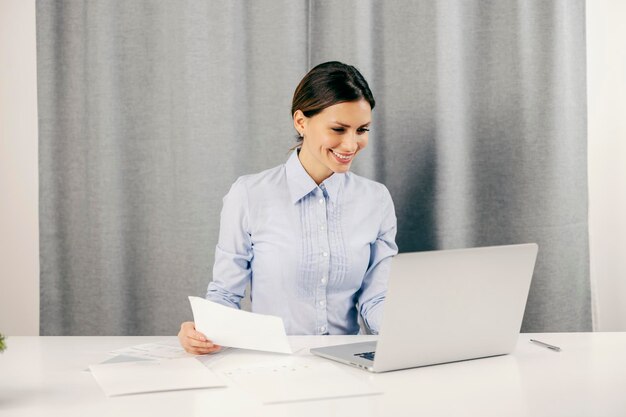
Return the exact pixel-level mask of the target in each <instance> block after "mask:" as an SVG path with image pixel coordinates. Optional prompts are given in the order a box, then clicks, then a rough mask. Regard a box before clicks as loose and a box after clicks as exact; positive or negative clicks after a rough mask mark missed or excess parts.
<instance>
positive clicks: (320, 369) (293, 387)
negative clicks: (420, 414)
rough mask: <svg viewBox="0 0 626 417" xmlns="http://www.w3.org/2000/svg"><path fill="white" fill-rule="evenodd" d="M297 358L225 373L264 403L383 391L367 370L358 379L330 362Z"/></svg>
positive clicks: (352, 395)
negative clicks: (368, 378) (372, 381)
mask: <svg viewBox="0 0 626 417" xmlns="http://www.w3.org/2000/svg"><path fill="white" fill-rule="evenodd" d="M294 359H295V360H294V361H291V363H285V362H276V363H275V364H265V365H260V366H248V367H240V368H236V369H232V370H229V371H226V372H224V375H225V376H226V377H227V378H229V379H231V380H232V381H233V382H234V383H235V384H236V385H238V386H240V387H241V388H242V389H244V390H245V391H247V392H249V393H250V394H252V395H253V396H255V397H257V398H258V399H259V400H261V402H263V403H265V404H272V403H285V402H295V401H308V400H320V399H324V398H341V397H354V396H362V395H372V394H381V393H382V391H381V390H380V389H378V388H377V387H375V386H374V385H372V384H371V383H370V382H368V381H367V377H368V375H369V374H367V373H365V372H362V374H363V377H362V378H359V377H356V376H354V375H353V374H351V373H349V372H348V371H347V370H344V369H341V368H339V367H338V366H337V365H334V364H332V363H330V362H327V361H321V360H320V361H311V360H307V359H302V358H294Z"/></svg>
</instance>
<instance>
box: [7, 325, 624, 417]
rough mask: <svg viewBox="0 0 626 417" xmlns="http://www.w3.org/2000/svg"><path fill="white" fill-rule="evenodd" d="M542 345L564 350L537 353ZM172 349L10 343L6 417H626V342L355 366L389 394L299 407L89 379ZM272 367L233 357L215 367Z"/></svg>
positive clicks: (577, 340) (618, 338)
mask: <svg viewBox="0 0 626 417" xmlns="http://www.w3.org/2000/svg"><path fill="white" fill-rule="evenodd" d="M533 337H536V338H537V339H539V340H543V341H546V342H548V343H552V344H555V345H558V346H561V347H562V349H563V350H562V352H560V353H559V352H553V351H551V350H549V349H546V348H542V347H539V346H536V345H534V344H531V343H530V342H529V339H530V338H533ZM371 338H372V336H293V337H290V340H291V342H292V346H293V347H294V350H295V351H296V354H297V355H301V356H307V357H308V356H309V353H308V348H309V347H315V346H325V345H331V344H338V343H346V342H354V341H363V340H368V339H371ZM167 339H170V340H173V339H174V338H173V337H172V338H168V337H152V336H151V337H10V338H9V339H8V340H7V342H8V349H7V350H6V351H5V352H4V353H3V354H0V416H16V417H17V416H38V415H46V416H74V415H76V416H89V417H96V416H116V417H123V416H133V417H135V416H140V415H148V414H149V415H151V416H155V417H157V416H168V417H172V416H200V415H202V416H224V415H228V416H272V417H277V416H299V417H300V416H316V417H319V416H335V415H336V416H342V417H348V416H357V415H358V416H359V417H365V416H404V415H412V416H417V415H425V416H426V415H427V416H481V417H485V416H498V417H500V416H533V417H537V416H551V417H552V416H568V417H572V416H585V417H589V416H601V417H611V416H626V359H625V354H626V333H544V334H522V335H520V338H519V341H518V344H517V347H516V350H515V352H514V353H513V354H511V355H505V356H499V357H493V358H487V359H480V360H473V361H464V362H457V363H451V364H445V365H438V366H428V367H423V368H415V369H409V370H403V371H396V372H389V373H385V374H376V375H374V374H370V373H368V372H365V371H361V370H359V369H353V368H350V367H347V366H346V367H345V369H346V370H347V371H348V372H351V373H353V374H354V375H357V376H358V377H359V378H363V379H366V380H368V381H371V382H372V383H374V384H375V385H376V386H378V387H380V388H381V389H382V390H383V391H384V394H382V395H375V396H366V397H355V398H343V399H332V400H319V401H308V402H300V403H291V404H274V405H263V404H261V403H260V402H258V400H256V399H254V398H253V397H250V396H249V395H247V394H245V393H244V392H242V391H240V390H239V389H238V388H237V387H229V388H217V389H202V390H190V391H177V392H164V393H151V394H141V395H133V396H124V397H113V398H107V397H106V396H105V395H104V393H103V392H102V391H101V390H100V387H99V386H98V385H97V383H96V381H95V380H94V378H93V377H92V376H91V374H90V373H89V372H85V371H84V369H85V367H86V366H88V365H89V364H94V363H99V362H102V361H103V360H105V359H107V358H109V357H110V355H108V352H109V351H111V350H113V349H117V348H122V347H126V346H130V345H135V344H140V343H149V342H156V341H161V340H167ZM271 358H272V355H271V354H265V353H260V352H259V353H253V352H247V351H239V350H238V351H235V350H234V349H231V351H230V353H228V354H226V355H224V356H223V357H222V358H221V359H219V360H216V361H215V362H214V363H213V365H212V367H213V369H215V370H217V371H220V370H226V369H229V367H230V368H233V367H236V366H238V365H240V364H242V363H246V362H249V363H253V362H255V361H259V360H265V361H267V360H269V359H271ZM315 360H320V361H323V360H324V359H321V358H315ZM319 383H320V384H323V383H324V381H323V380H321V381H319Z"/></svg>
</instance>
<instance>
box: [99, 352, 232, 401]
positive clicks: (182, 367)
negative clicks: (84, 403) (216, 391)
mask: <svg viewBox="0 0 626 417" xmlns="http://www.w3.org/2000/svg"><path fill="white" fill-rule="evenodd" d="M89 369H90V370H91V374H92V375H93V376H94V378H95V379H96V381H97V382H98V384H99V385H100V388H102V390H103V391H104V393H105V394H106V395H107V396H109V397H113V396H116V395H127V394H140V393H147V392H158V391H176V390H184V389H193V388H212V387H224V386H226V384H225V383H224V382H223V381H222V379H221V378H220V377H218V376H217V375H216V374H215V373H213V372H212V371H211V370H209V369H208V368H207V367H205V366H204V365H203V364H201V363H200V362H199V361H197V360H196V359H195V358H179V359H164V360H157V361H139V362H122V363H110V364H99V365H91V366H90V367H89Z"/></svg>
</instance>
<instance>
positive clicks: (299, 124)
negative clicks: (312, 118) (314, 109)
mask: <svg viewBox="0 0 626 417" xmlns="http://www.w3.org/2000/svg"><path fill="white" fill-rule="evenodd" d="M293 127H294V128H295V129H296V131H297V132H298V133H299V134H300V136H303V135H304V128H305V127H306V116H305V115H304V113H302V110H296V111H295V112H294V114H293Z"/></svg>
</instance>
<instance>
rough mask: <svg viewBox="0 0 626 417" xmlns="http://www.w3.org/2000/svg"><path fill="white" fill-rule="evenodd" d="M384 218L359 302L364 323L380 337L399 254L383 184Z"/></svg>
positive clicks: (394, 223)
mask: <svg viewBox="0 0 626 417" xmlns="http://www.w3.org/2000/svg"><path fill="white" fill-rule="evenodd" d="M381 187H382V188H383V192H382V193H381V196H382V197H381V199H382V201H381V207H382V219H381V222H380V225H381V226H380V229H379V233H378V237H377V238H376V240H375V241H374V242H372V243H371V245H370V259H369V263H368V268H367V270H366V272H365V276H364V278H363V284H362V285H361V288H360V290H359V293H358V303H359V310H360V314H361V317H363V321H364V322H365V324H366V325H367V327H368V328H369V329H370V331H371V332H372V333H374V334H378V332H379V330H380V324H381V321H382V314H383V306H384V301H385V294H386V293H387V280H388V277H389V270H390V266H391V258H392V257H393V256H395V255H396V254H397V253H398V246H397V245H396V241H395V239H396V231H397V220H396V214H395V210H394V205H393V201H392V199H391V195H390V194H389V190H387V188H386V187H385V186H384V185H382V184H381Z"/></svg>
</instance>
